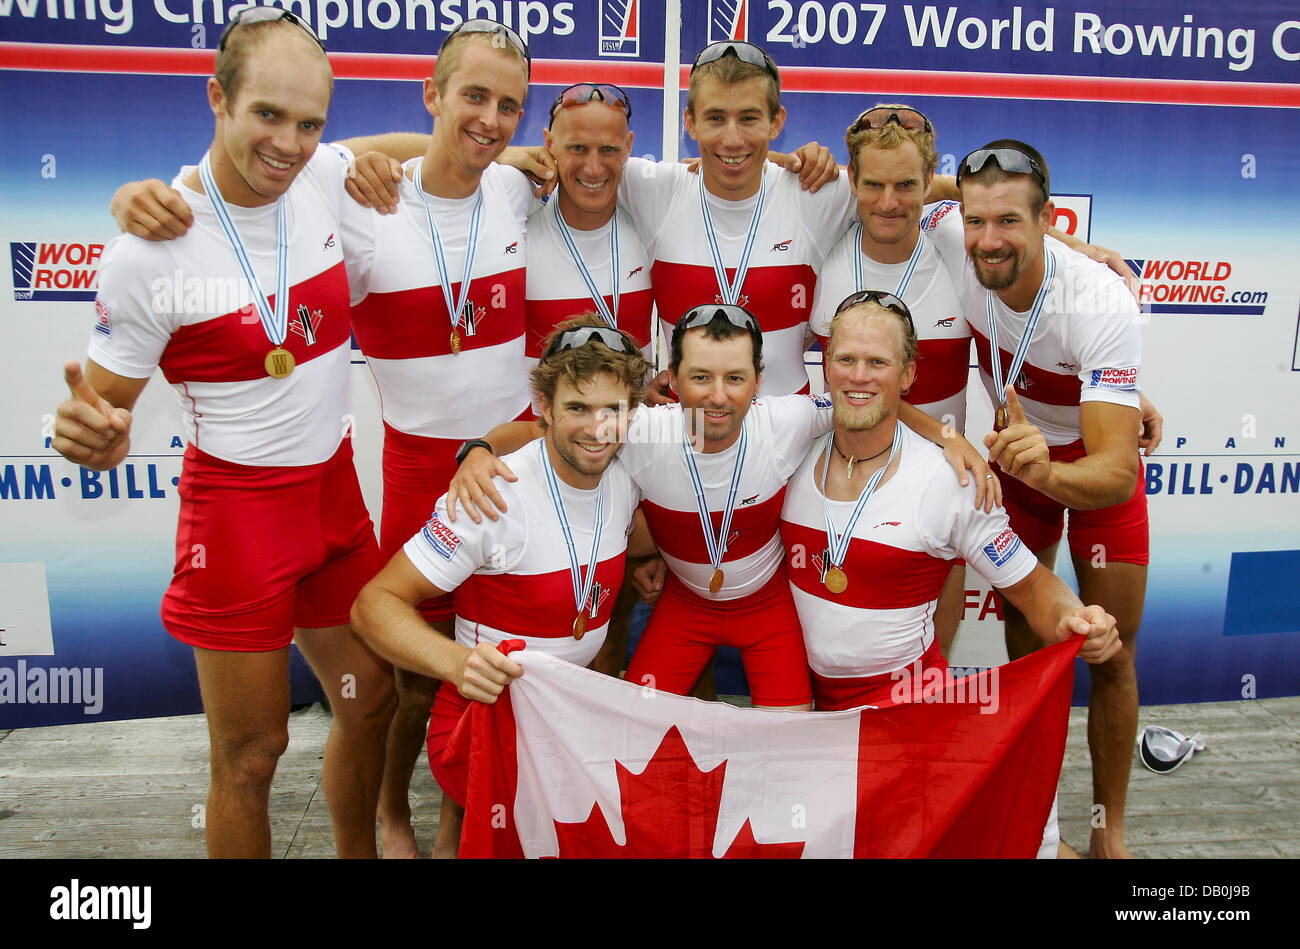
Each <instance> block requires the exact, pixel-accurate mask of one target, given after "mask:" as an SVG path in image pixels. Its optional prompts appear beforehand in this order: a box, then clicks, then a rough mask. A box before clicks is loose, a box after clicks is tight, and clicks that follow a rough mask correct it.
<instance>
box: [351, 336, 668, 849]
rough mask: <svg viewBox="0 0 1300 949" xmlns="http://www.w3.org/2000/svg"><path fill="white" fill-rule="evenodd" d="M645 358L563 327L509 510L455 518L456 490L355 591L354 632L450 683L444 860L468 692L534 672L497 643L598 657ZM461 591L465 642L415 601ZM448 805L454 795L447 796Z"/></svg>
mask: <svg viewBox="0 0 1300 949" xmlns="http://www.w3.org/2000/svg"><path fill="white" fill-rule="evenodd" d="M645 374H646V365H645V360H644V358H643V357H642V355H641V352H640V350H639V349H638V347H637V345H636V341H635V340H633V339H632V338H631V337H630V336H628V335H627V334H626V333H622V332H620V331H618V330H614V329H611V328H609V327H608V326H606V325H605V324H604V322H603V321H602V320H601V318H600V317H598V316H596V315H594V314H586V315H583V316H579V317H575V318H573V319H571V320H567V321H565V322H564V323H561V324H560V326H559V327H557V328H556V330H555V331H554V332H553V333H552V334H551V336H550V338H549V339H548V340H547V345H546V347H545V349H544V351H543V353H542V357H541V360H540V361H539V362H538V364H537V365H536V366H535V367H534V368H533V370H532V373H531V376H530V381H531V386H532V390H533V394H534V396H535V397H536V399H537V403H538V405H539V408H540V411H541V418H540V421H539V424H540V426H541V427H542V429H543V432H542V437H541V438H538V439H536V440H535V441H532V442H530V443H525V444H524V445H523V447H522V448H520V450H518V451H516V452H514V453H513V454H511V455H509V458H508V460H509V464H510V466H511V467H512V468H513V469H514V471H515V472H517V473H518V476H517V478H515V479H514V481H513V483H510V484H503V485H502V486H501V493H502V495H504V497H505V498H506V499H507V503H508V507H509V511H508V512H507V513H505V514H504V515H502V516H501V517H500V518H497V519H490V520H487V521H482V522H477V523H476V522H471V521H470V520H468V519H465V518H462V519H461V520H459V521H458V522H456V523H455V524H454V525H453V524H452V523H451V520H450V518H449V517H448V512H447V498H446V496H445V495H444V496H443V497H442V498H440V499H439V501H438V503H437V506H436V508H435V510H434V513H433V516H432V517H431V518H430V519H429V520H428V522H427V523H426V524H425V525H424V527H423V528H422V529H421V530H420V531H418V532H417V533H416V534H415V536H413V537H411V538H410V540H409V541H408V542H407V543H406V544H405V545H404V546H403V548H402V549H401V550H399V551H398V552H397V553H396V554H394V556H393V558H392V559H391V560H390V561H389V562H388V565H387V566H386V567H384V569H383V570H382V571H380V573H379V574H378V575H377V576H376V577H375V578H374V579H373V580H372V581H371V582H370V583H368V584H366V587H365V589H363V590H362V591H361V594H360V595H359V596H358V597H357V602H356V605H355V607H354V608H353V618H354V621H355V623H356V628H357V630H358V631H359V632H360V633H361V635H362V636H364V637H365V638H366V639H367V640H368V641H369V642H370V643H371V644H372V645H373V646H374V648H375V649H376V650H377V651H378V652H379V653H380V654H381V655H383V656H385V657H387V658H389V659H390V660H391V661H392V662H393V663H394V664H395V665H397V666H399V667H401V668H404V669H411V670H414V671H415V672H417V673H419V674H421V675H425V676H429V677H431V678H436V679H439V680H442V681H443V682H444V683H445V684H444V686H443V688H441V689H440V690H439V691H438V697H437V703H436V705H435V706H434V711H433V715H432V717H431V718H430V722H429V732H428V749H429V764H430V767H431V768H432V769H433V773H434V777H435V778H436V779H437V780H438V783H439V784H440V785H442V786H443V788H444V791H445V792H446V793H445V796H444V807H443V811H442V818H441V821H440V824H439V827H438V842H437V844H436V847H435V851H434V854H435V856H448V857H450V856H455V855H456V851H457V847H458V843H459V837H460V824H461V819H462V817H463V815H464V811H463V809H462V808H461V807H460V806H458V805H457V804H456V803H454V802H455V801H456V800H457V799H458V797H459V794H460V792H461V791H463V789H459V790H458V789H457V788H456V787H455V786H454V782H453V781H452V780H450V779H449V776H448V775H447V774H445V773H444V772H443V770H442V765H443V761H442V756H443V751H444V749H445V747H446V743H447V739H448V737H449V736H450V734H451V731H452V729H453V728H454V727H455V725H456V722H457V721H458V720H459V719H460V716H461V714H462V713H463V712H464V710H465V709H466V707H467V706H468V704H469V703H470V702H471V701H478V702H489V703H490V702H495V701H496V699H497V696H498V695H500V694H501V691H502V690H503V689H504V688H505V686H506V685H507V684H508V683H509V682H510V680H511V679H513V678H515V677H517V676H519V675H520V674H521V673H522V672H523V670H522V668H521V667H520V666H519V665H518V663H516V662H514V661H513V660H511V659H510V658H508V657H507V656H506V655H504V654H503V653H502V652H500V651H499V650H498V648H497V646H498V644H499V643H501V642H502V641H503V640H507V639H521V640H523V641H524V642H525V643H526V644H527V648H528V650H529V651H530V652H531V651H537V650H541V651H543V652H546V653H548V654H550V655H553V656H556V657H557V658H560V659H563V660H565V661H568V662H573V663H576V664H578V665H584V666H585V665H587V664H588V663H589V662H591V661H592V659H593V658H594V657H595V655H596V653H597V652H598V651H599V649H600V646H601V643H602V642H603V640H604V637H605V632H606V628H607V626H608V624H609V619H610V614H611V612H612V610H613V606H614V599H615V594H616V593H617V592H618V589H619V587H620V586H621V585H622V582H623V564H624V554H625V552H626V553H629V554H632V555H634V556H635V555H637V554H638V553H640V554H646V553H650V552H651V548H648V547H647V548H645V549H642V550H637V549H635V548H633V549H630V550H629V549H628V548H629V541H628V535H629V533H630V532H631V529H632V522H633V516H634V514H635V511H636V506H637V503H638V501H639V500H640V497H641V495H640V491H639V490H638V488H637V487H636V485H635V484H634V483H633V482H632V480H631V478H630V477H629V476H628V474H627V472H626V471H625V470H624V469H623V468H622V466H621V465H620V464H619V463H618V461H617V459H616V457H615V456H616V454H617V453H618V450H619V447H620V445H619V438H620V436H621V434H622V433H623V432H624V431H626V429H627V423H628V418H629V416H630V415H631V414H632V413H634V412H635V411H636V407H637V405H638V404H639V403H640V401H641V398H642V397H643V395H644V391H645ZM453 590H454V591H456V623H455V637H454V639H451V640H449V639H446V638H444V637H443V636H441V635H439V634H438V633H436V632H435V631H434V630H432V629H431V628H430V627H429V625H428V624H427V622H426V621H425V619H424V617H423V616H422V615H421V613H420V611H419V609H418V608H417V606H418V604H420V603H421V602H424V601H426V600H428V599H430V598H436V597H439V596H441V595H443V594H445V593H450V592H451V591H453ZM448 801H450V802H452V803H448Z"/></svg>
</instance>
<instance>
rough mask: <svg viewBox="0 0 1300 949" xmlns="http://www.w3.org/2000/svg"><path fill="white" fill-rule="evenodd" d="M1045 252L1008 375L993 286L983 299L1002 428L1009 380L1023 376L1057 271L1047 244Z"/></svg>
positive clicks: (998, 427)
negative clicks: (1039, 282) (1040, 277)
mask: <svg viewBox="0 0 1300 949" xmlns="http://www.w3.org/2000/svg"><path fill="white" fill-rule="evenodd" d="M1043 256H1044V257H1046V258H1047V260H1046V263H1045V265H1044V269H1043V283H1042V285H1041V286H1040V287H1039V288H1038V295H1037V296H1035V297H1034V305H1033V307H1032V308H1031V309H1030V311H1029V319H1028V320H1026V321H1025V331H1024V332H1023V333H1021V334H1020V342H1019V343H1017V344H1016V351H1015V353H1014V354H1012V357H1011V368H1010V369H1009V370H1007V375H1006V378H1005V379H1004V378H1003V377H1002V350H1000V349H999V348H998V319H997V315H996V313H995V312H994V307H993V298H994V296H996V294H994V293H993V291H992V290H989V291H986V292H987V293H988V297H987V298H986V299H985V301H984V307H985V312H986V314H987V316H988V321H989V370H990V372H989V374H990V375H991V376H992V377H993V385H994V386H995V387H996V389H997V394H998V395H997V400H998V410H997V413H996V414H995V416H994V419H993V427H994V428H995V429H996V430H997V431H999V432H1000V431H1002V429H1004V428H1006V427H1007V421H1008V418H1007V384H1008V383H1010V382H1011V381H1012V380H1013V379H1016V378H1018V377H1019V376H1020V367H1021V366H1023V365H1024V364H1025V356H1026V355H1028V353H1029V343H1030V341H1031V340H1032V339H1033V338H1034V329H1035V328H1036V327H1037V326H1038V318H1039V317H1040V316H1042V315H1043V304H1044V303H1046V302H1047V294H1048V291H1049V289H1050V288H1051V286H1052V278H1053V277H1054V276H1055V275H1056V258H1055V257H1054V256H1053V255H1052V252H1051V251H1050V250H1048V249H1047V248H1046V247H1044V248H1043Z"/></svg>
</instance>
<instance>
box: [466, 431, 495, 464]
mask: <svg viewBox="0 0 1300 949" xmlns="http://www.w3.org/2000/svg"><path fill="white" fill-rule="evenodd" d="M475 448H486V449H487V450H488V451H489V452H491V453H492V454H494V455H495V454H496V452H494V451H492V446H491V445H490V444H489V443H488V442H486V441H485V440H484V439H482V438H471V439H470V440H469V441H467V442H465V443H463V444H462V445H461V446H460V447H459V448H457V449H456V464H457V466H460V465H462V464H464V463H465V456H466V455H468V454H469V453H470V452H471V451H473V450H474V449H475Z"/></svg>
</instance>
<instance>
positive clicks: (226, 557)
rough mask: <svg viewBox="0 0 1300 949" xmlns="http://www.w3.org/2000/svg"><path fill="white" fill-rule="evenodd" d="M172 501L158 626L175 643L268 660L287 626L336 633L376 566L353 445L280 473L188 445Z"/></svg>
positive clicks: (288, 633)
mask: <svg viewBox="0 0 1300 949" xmlns="http://www.w3.org/2000/svg"><path fill="white" fill-rule="evenodd" d="M179 493H180V498H181V509H180V521H179V523H178V524H177V527H176V567H175V570H174V572H173V575H172V582H171V586H170V587H168V588H167V593H166V594H165V595H164V596H163V601H162V620H163V625H164V626H165V627H166V628H167V631H168V632H169V633H171V634H172V635H173V636H175V637H176V638H177V639H179V640H180V641H181V642H183V643H189V644H190V645H192V646H200V647H202V648H204V649H221V650H226V651H230V652H267V651H270V650H273V649H283V648H284V647H285V646H287V645H289V643H290V642H291V641H292V640H293V630H294V627H295V626H300V627H303V628H306V629H319V628H322V627H327V626H345V625H347V623H348V612H349V611H350V610H351V608H352V601H353V600H355V599H356V597H357V593H358V592H359V591H360V590H361V587H362V586H364V585H365V583H366V581H368V580H369V579H370V578H371V577H373V576H374V575H375V574H376V573H377V572H378V570H379V568H380V567H381V566H382V565H383V561H382V559H381V558H380V556H379V548H378V546H377V545H376V544H375V528H374V525H373V524H372V523H371V522H370V514H369V513H368V512H367V511H366V505H365V502H364V501H363V500H362V498H361V487H360V485H358V484H357V473H356V470H355V469H354V468H353V467H352V442H351V440H350V439H344V440H343V443H342V444H341V445H340V446H339V449H338V451H337V452H335V453H334V457H333V458H331V459H329V460H328V461H323V462H321V463H320V464H316V465H303V466H301V467H284V468H255V467H249V466H247V465H238V464H234V463H233V462H229V461H222V460H221V459H219V458H214V457H212V456H211V455H209V454H207V453H205V452H202V451H199V450H198V449H197V448H195V447H194V446H193V445H190V446H189V447H188V448H186V450H185V464H184V467H183V469H182V472H181V481H180V487H179Z"/></svg>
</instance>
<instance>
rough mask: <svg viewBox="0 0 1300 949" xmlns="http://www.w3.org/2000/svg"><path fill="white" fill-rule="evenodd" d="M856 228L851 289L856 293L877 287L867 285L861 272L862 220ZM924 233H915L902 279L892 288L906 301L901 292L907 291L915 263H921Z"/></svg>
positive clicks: (895, 294) (914, 269) (899, 297)
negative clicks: (913, 245)
mask: <svg viewBox="0 0 1300 949" xmlns="http://www.w3.org/2000/svg"><path fill="white" fill-rule="evenodd" d="M856 227H857V230H856V231H854V233H855V234H856V236H857V243H856V244H854V245H853V248H854V251H855V253H854V254H853V289H854V290H855V291H857V292H858V293H861V292H862V291H863V290H869V289H878V288H875V287H868V286H867V278H866V275H865V274H864V273H863V272H862V222H861V221H859V222H858V223H857V225H856ZM924 243H925V234H924V233H923V232H921V233H918V234H917V235H916V246H915V247H913V248H912V256H911V257H909V258H908V259H907V266H906V267H905V268H903V276H902V279H900V280H899V281H898V288H897V289H896V290H894V296H896V297H898V299H900V300H903V302H905V303H906V302H907V300H906V298H905V297H904V296H903V294H904V293H905V292H906V291H907V285H908V284H910V283H911V282H912V275H913V274H915V273H916V268H917V265H918V264H920V263H921V254H922V253H923V252H924V249H925V248H924V247H922V246H921V245H922V244H924Z"/></svg>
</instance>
